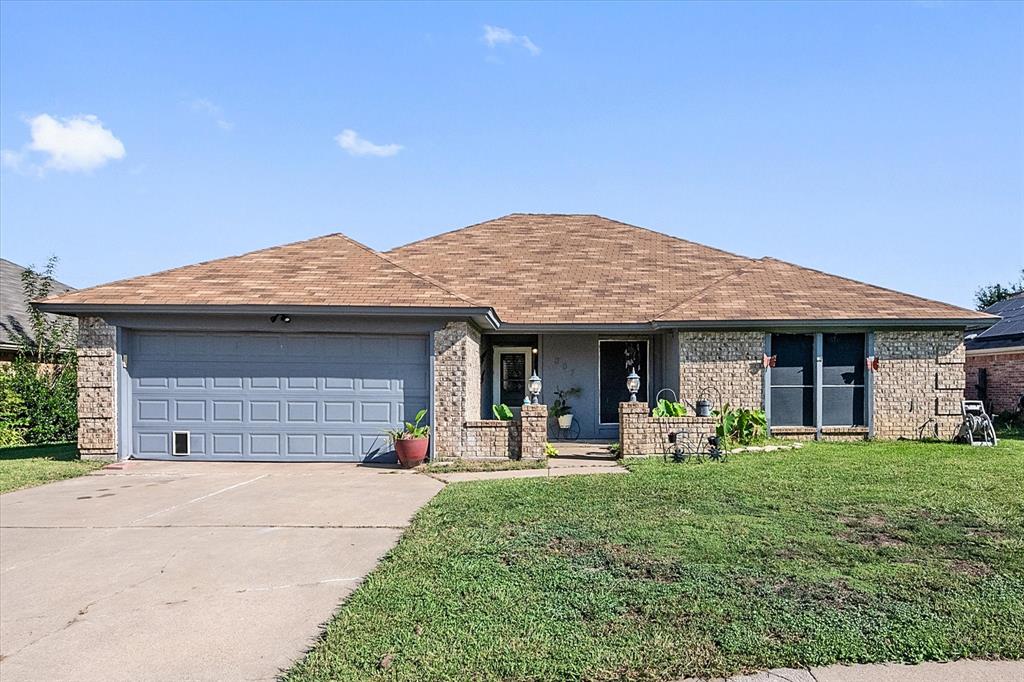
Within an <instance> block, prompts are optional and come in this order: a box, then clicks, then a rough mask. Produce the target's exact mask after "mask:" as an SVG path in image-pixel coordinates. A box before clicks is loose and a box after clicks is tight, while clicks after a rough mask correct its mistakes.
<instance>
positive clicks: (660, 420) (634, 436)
mask: <svg viewBox="0 0 1024 682" xmlns="http://www.w3.org/2000/svg"><path fill="white" fill-rule="evenodd" d="M684 430H685V431H687V432H688V434H689V438H688V439H687V440H688V442H689V443H692V444H693V445H695V446H697V445H699V446H703V445H704V444H705V443H706V442H707V441H706V440H705V439H706V438H707V436H713V435H715V420H714V418H712V417H696V416H686V417H652V416H650V408H649V407H648V405H647V403H642V402H635V403H619V443H620V444H621V446H622V455H623V456H626V455H652V454H658V453H662V452H666V451H667V450H668V448H669V443H668V434H670V433H672V432H675V431H684Z"/></svg>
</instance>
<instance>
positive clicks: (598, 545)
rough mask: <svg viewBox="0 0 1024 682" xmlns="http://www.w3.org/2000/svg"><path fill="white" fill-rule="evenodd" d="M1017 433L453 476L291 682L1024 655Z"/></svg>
mask: <svg viewBox="0 0 1024 682" xmlns="http://www.w3.org/2000/svg"><path fill="white" fill-rule="evenodd" d="M1022 465H1024V442H1021V441H1003V443H1001V445H1000V447H998V448H995V449H982V448H974V449H971V448H969V447H967V446H958V445H946V444H921V443H888V444H881V443H864V444H824V443H823V444H814V445H811V446H808V447H806V448H804V449H803V450H797V451H787V452H777V453H757V454H745V455H736V456H734V457H732V458H730V460H729V461H728V462H727V463H725V464H712V463H707V464H700V465H698V464H664V463H663V462H662V461H661V459H660V458H659V459H657V460H642V461H636V462H631V463H629V468H630V469H631V470H632V473H630V474H629V475H627V476H622V475H619V476H609V475H604V476H602V475H595V476H579V477H563V478H542V479H521V480H505V481H488V482H479V483H463V484H457V485H452V486H449V487H448V488H446V489H445V490H444V491H443V492H441V493H440V494H439V495H438V496H437V497H436V498H435V499H434V501H433V502H432V503H430V504H429V505H428V506H427V507H425V508H424V509H423V510H422V511H421V512H420V513H419V514H418V515H417V517H416V519H415V520H414V522H413V524H412V527H411V528H410V529H409V530H408V532H407V533H406V534H405V536H404V537H403V539H402V540H401V542H400V543H399V544H398V546H397V547H396V548H395V549H394V550H393V551H392V552H391V553H390V554H389V555H388V556H387V557H386V558H385V559H384V561H383V562H382V563H381V565H380V566H379V567H378V568H377V570H375V571H374V572H373V573H372V574H371V575H370V576H369V577H368V578H367V580H366V582H365V583H364V584H363V585H362V586H361V587H360V588H359V589H358V590H357V591H356V592H355V593H354V594H353V595H352V597H351V598H350V599H349V600H348V601H347V603H345V604H344V606H343V607H342V608H341V610H340V611H339V612H338V613H337V614H336V615H335V617H334V618H333V620H332V621H331V622H330V623H329V625H328V626H327V629H326V632H325V634H324V637H323V639H322V641H321V642H320V643H318V644H317V645H316V647H315V648H314V649H313V650H312V651H311V652H310V653H309V655H308V656H307V657H306V658H305V659H304V660H303V661H301V662H300V663H299V664H297V665H296V666H295V668H293V669H292V670H291V671H290V672H289V673H288V674H287V679H289V680H348V679H367V678H371V679H372V678H387V679H410V680H413V679H415V680H435V679H452V680H456V679H609V680H610V679H673V678H676V677H678V676H682V675H721V674H727V673H732V672H736V671H739V670H754V669H763V668H771V667H776V666H810V665H824V664H828V663H833V662H837V661H842V662H851V663H852V662H876V661H907V662H917V661H922V660H944V659H955V658H964V657H1008V658H1024V634H1022V633H1024V489H1022V485H1024V484H1022V481H1024V476H1022V475H1021V468H1022Z"/></svg>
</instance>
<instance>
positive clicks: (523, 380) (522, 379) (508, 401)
mask: <svg viewBox="0 0 1024 682" xmlns="http://www.w3.org/2000/svg"><path fill="white" fill-rule="evenodd" d="M532 372H533V349H532V348H526V347H523V348H518V347H517V348H507V347H506V348H495V349H494V391H493V394H494V395H493V399H494V404H495V405H502V404H504V405H508V406H509V407H511V408H512V409H518V408H519V407H520V406H521V405H522V404H523V400H524V399H525V398H526V389H527V382H528V381H529V379H530V374H531V373H532Z"/></svg>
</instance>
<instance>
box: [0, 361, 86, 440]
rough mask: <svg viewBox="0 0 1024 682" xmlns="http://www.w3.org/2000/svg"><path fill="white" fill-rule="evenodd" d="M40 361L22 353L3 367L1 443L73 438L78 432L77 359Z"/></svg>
mask: <svg viewBox="0 0 1024 682" xmlns="http://www.w3.org/2000/svg"><path fill="white" fill-rule="evenodd" d="M60 360H61V362H60V363H59V364H53V365H50V364H37V363H34V362H32V361H30V360H29V359H28V358H27V357H26V356H24V355H20V356H18V357H17V358H15V360H14V362H12V363H11V364H10V365H8V366H7V367H4V368H3V369H2V370H0V443H2V444H4V445H15V444H20V443H57V442H64V441H73V440H75V438H76V437H77V433H78V386H77V365H78V363H77V360H76V358H75V354H74V353H73V352H69V353H65V354H64V355H63V356H62V357H61V358H60Z"/></svg>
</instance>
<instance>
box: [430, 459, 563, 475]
mask: <svg viewBox="0 0 1024 682" xmlns="http://www.w3.org/2000/svg"><path fill="white" fill-rule="evenodd" d="M547 465H548V461H547V460H546V459H501V460H486V459H481V460H474V459H455V460H452V461H451V462H435V463H433V464H425V465H423V468H422V469H421V471H422V472H423V473H426V474H446V473H447V474H451V473H455V472H463V471H515V470H518V469H543V468H544V467H546V466H547Z"/></svg>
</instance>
